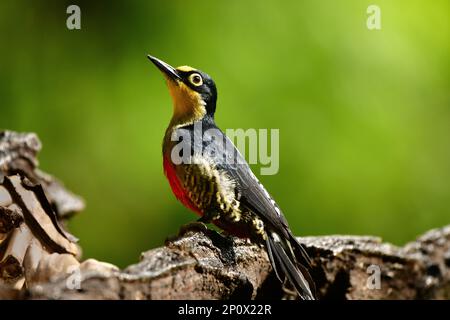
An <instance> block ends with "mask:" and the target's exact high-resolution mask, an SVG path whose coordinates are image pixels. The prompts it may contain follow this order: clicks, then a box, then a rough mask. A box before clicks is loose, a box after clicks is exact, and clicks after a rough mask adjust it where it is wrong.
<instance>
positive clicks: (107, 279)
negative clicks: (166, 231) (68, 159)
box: [0, 132, 450, 299]
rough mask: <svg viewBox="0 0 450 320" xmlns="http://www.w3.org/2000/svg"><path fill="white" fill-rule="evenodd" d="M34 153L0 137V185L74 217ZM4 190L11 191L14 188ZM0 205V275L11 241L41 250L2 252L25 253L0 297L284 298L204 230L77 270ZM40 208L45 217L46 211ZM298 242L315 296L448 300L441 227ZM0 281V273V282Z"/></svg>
mask: <svg viewBox="0 0 450 320" xmlns="http://www.w3.org/2000/svg"><path fill="white" fill-rule="evenodd" d="M39 149H40V143H39V140H37V137H36V136H35V135H33V134H17V133H12V132H6V133H3V134H0V178H1V180H4V181H3V184H4V183H5V177H7V178H6V186H7V187H8V188H9V189H11V186H12V185H15V186H16V187H17V188H19V189H21V188H22V187H23V186H25V187H26V186H27V183H28V182H24V181H26V180H24V179H25V178H26V179H27V180H30V181H31V187H30V188H36V186H39V187H40V186H42V188H43V190H44V194H45V197H46V198H47V199H46V200H44V199H38V200H39V201H40V204H37V205H36V206H34V207H33V208H34V209H33V210H38V209H36V208H40V207H46V206H45V203H46V202H48V203H50V204H51V206H52V208H53V209H54V213H55V215H56V217H57V218H58V219H59V220H60V221H61V220H65V219H67V218H68V217H70V216H71V214H73V213H74V212H77V211H79V210H81V209H82V208H83V202H82V201H81V199H80V198H79V197H76V196H74V195H73V194H72V193H70V192H69V191H67V190H66V189H64V188H63V187H62V185H61V184H59V183H58V182H56V180H54V179H53V178H51V177H50V176H48V175H46V174H43V173H41V172H40V171H39V170H37V169H36V166H37V161H36V158H35V157H36V154H37V152H38V151H39ZM16 174H19V175H18V176H16ZM43 177H45V178H43ZM21 179H22V180H21ZM8 181H9V184H8ZM11 181H12V182H13V183H11ZM20 181H22V182H20ZM28 184H29V183H28ZM9 189H8V190H9ZM8 190H7V191H8ZM33 190H34V189H33ZM8 192H12V193H15V191H14V190H12V191H11V190H9V191H8ZM22 192H24V191H23V190H22ZM38 193H39V192H38ZM41 196H42V194H41ZM6 198H8V195H5V196H4V198H3V205H2V194H1V189H0V212H1V213H2V214H0V216H1V217H3V221H4V223H3V224H0V269H1V264H2V263H5V251H7V250H10V249H8V248H10V247H11V243H15V242H14V241H18V242H17V243H22V242H23V241H24V242H25V243H27V246H28V247H33V245H34V246H38V247H39V248H44V249H42V250H43V253H42V252H41V251H39V252H41V255H40V256H39V259H36V258H35V259H34V260H33V261H34V262H33V263H34V264H31V267H30V263H28V264H27V263H26V261H27V254H28V252H29V251H30V250H25V253H24V252H23V251H24V249H23V248H22V247H23V246H16V247H18V248H19V249H17V248H16V247H15V248H16V249H14V250H16V251H14V250H10V251H9V252H10V253H11V252H13V253H14V254H16V255H17V254H18V253H19V254H20V256H21V257H22V258H23V255H24V256H25V259H22V258H21V259H22V260H24V261H19V262H21V263H22V262H23V263H22V264H20V263H18V262H17V261H16V265H15V266H16V267H17V266H18V265H19V266H21V267H22V268H23V269H20V268H18V269H17V268H16V269H14V268H12V269H6V270H7V271H8V270H9V273H8V272H7V273H6V274H7V275H9V276H11V273H10V272H12V271H14V272H18V271H20V272H21V273H20V272H19V274H20V275H21V276H22V277H23V278H22V279H23V283H22V284H20V283H19V282H17V281H16V280H17V278H16V279H15V282H13V285H11V284H9V283H8V281H4V283H3V284H2V283H1V282H0V298H10V299H13V298H15V299H281V298H292V297H291V296H289V295H288V294H286V293H284V292H283V291H282V290H281V287H280V284H279V283H278V280H277V279H276V278H275V276H274V274H273V272H272V270H271V267H270V264H269V261H268V257H267V254H266V252H265V251H264V249H263V248H261V247H260V246H258V245H254V244H251V243H250V242H248V241H245V240H242V239H238V238H234V237H231V236H226V235H220V234H218V233H216V232H215V231H211V230H206V229H201V228H197V229H188V230H187V231H185V232H184V234H181V235H179V236H178V237H176V238H174V239H171V240H168V241H166V244H165V246H163V247H161V248H156V249H153V250H150V251H147V252H145V253H143V254H142V256H141V261H140V262H139V263H137V264H134V265H131V266H129V267H127V268H125V269H124V270H119V269H117V268H115V267H114V266H112V265H110V264H107V263H101V262H98V261H95V260H91V259H90V260H86V261H84V262H81V263H80V262H78V261H76V259H75V258H79V257H78V256H77V252H71V251H76V249H75V248H76V247H74V244H73V243H74V241H75V239H73V238H71V237H70V236H66V237H64V235H65V231H64V230H61V232H59V233H57V232H55V231H54V230H53V228H57V227H56V225H58V223H56V222H55V223H54V224H53V225H50V226H48V223H47V225H46V227H45V228H44V231H45V232H44V233H45V234H47V235H48V234H50V235H53V236H54V238H53V239H56V240H55V241H56V242H57V243H59V244H60V245H61V243H62V244H64V245H65V246H66V247H65V248H66V249H64V250H61V248H59V249H58V250H59V252H58V250H56V249H55V248H58V246H56V247H55V248H48V246H46V245H45V244H46V240H45V239H46V235H45V234H44V236H43V235H42V234H39V232H37V230H38V229H39V228H36V226H33V225H32V224H30V219H24V220H25V221H22V220H23V218H22V217H24V215H23V212H22V211H23V206H24V203H21V204H17V203H15V202H14V201H15V200H14V199H9V198H8V199H7V200H8V201H9V200H11V201H9V202H7V201H6V200H5V199H6ZM38 198H39V197H38ZM17 207H19V208H22V209H21V210H18V209H17ZM44 209H46V210H47V211H49V208H48V207H46V208H44ZM25 210H26V208H25ZM39 210H40V209H39ZM44 211H45V210H44ZM31 214H33V213H32V212H31ZM48 216H51V213H49V214H48ZM1 217H0V218H1ZM25 218H26V216H25ZM0 220H1V219H0ZM46 221H47V220H46ZM33 222H35V221H34V220H33ZM47 222H48V221H47ZM2 228H3V229H2ZM20 228H22V229H23V228H25V229H27V230H29V231H27V232H26V233H25V236H23V234H24V233H23V232H19V233H18V231H17V230H18V229H20ZM39 230H40V232H41V233H42V230H41V229H39ZM12 232H16V233H17V234H21V235H22V238H23V239H22V240H20V239H19V240H17V236H14V237H13V236H12ZM61 236H63V237H61ZM2 237H3V238H2ZM19 238H20V237H19ZM5 239H8V241H5ZM47 240H48V239H47ZM67 240H69V241H67ZM299 240H300V241H301V242H303V243H304V244H305V245H306V247H307V250H308V253H309V254H310V255H311V257H312V260H313V270H312V274H313V277H314V279H315V281H316V284H317V289H318V296H319V297H320V298H322V299H449V298H450V226H446V227H443V228H441V229H435V230H431V231H429V232H427V233H426V234H424V235H423V236H421V237H419V238H418V239H417V240H416V241H413V242H411V243H409V244H407V245H406V246H404V247H396V246H394V245H391V244H388V243H383V242H382V241H381V239H379V238H377V237H370V236H323V237H304V238H299ZM2 241H3V242H2ZM5 243H6V244H7V245H5ZM31 252H33V251H32V250H31ZM14 254H13V255H14ZM31 256H33V255H31ZM68 256H70V259H67V257H68ZM62 257H64V259H62ZM30 259H31V258H29V259H28V260H30ZM31 260H32V259H31ZM61 265H64V267H61ZM70 266H75V269H74V268H68V267H70ZM28 269H30V270H28ZM69 269H70V270H69ZM17 270H18V271H17ZM1 277H2V274H1V273H0V280H1ZM18 284H19V285H18Z"/></svg>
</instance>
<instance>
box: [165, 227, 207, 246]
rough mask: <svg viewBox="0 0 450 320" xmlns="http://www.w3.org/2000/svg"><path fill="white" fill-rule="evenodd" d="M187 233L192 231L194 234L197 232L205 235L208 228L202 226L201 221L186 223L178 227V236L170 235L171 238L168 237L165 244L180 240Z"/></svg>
mask: <svg viewBox="0 0 450 320" xmlns="http://www.w3.org/2000/svg"><path fill="white" fill-rule="evenodd" d="M189 231H194V232H195V231H197V232H203V233H207V232H208V227H207V226H206V224H204V223H203V222H201V221H191V222H188V223H186V224H183V225H182V226H181V227H180V229H179V230H178V234H176V235H172V236H168V237H167V238H166V244H167V243H169V242H174V241H176V240H178V239H180V238H182V237H183V236H184V235H186V233H188V232H189Z"/></svg>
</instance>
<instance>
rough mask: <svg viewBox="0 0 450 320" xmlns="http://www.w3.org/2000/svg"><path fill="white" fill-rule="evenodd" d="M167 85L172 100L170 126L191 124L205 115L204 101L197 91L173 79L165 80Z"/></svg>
mask: <svg viewBox="0 0 450 320" xmlns="http://www.w3.org/2000/svg"><path fill="white" fill-rule="evenodd" d="M167 86H168V87H169V92H170V95H171V97H172V101H173V116H172V121H171V123H170V125H171V126H172V127H175V126H176V127H179V126H184V125H187V124H192V123H194V122H195V121H198V120H201V119H202V118H203V117H204V116H205V114H206V108H205V102H204V101H203V99H202V97H201V95H200V94H199V93H198V92H195V91H193V90H192V89H190V88H188V87H187V86H186V85H185V84H184V83H182V82H175V81H173V80H167Z"/></svg>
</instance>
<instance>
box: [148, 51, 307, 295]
mask: <svg viewBox="0 0 450 320" xmlns="http://www.w3.org/2000/svg"><path fill="white" fill-rule="evenodd" d="M148 58H149V59H150V61H151V62H153V64H154V65H155V66H156V67H157V68H158V69H159V70H160V71H161V72H162V73H163V75H164V77H165V79H166V83H167V86H168V89H169V92H170V95H171V97H172V100H173V116H172V119H171V121H170V123H169V126H168V128H167V130H166V133H165V136H164V140H163V167H164V173H165V175H166V177H167V179H168V181H169V184H170V187H171V189H172V191H173V193H174V194H175V196H176V198H177V199H178V200H179V201H180V202H181V203H182V204H183V205H185V206H186V207H187V208H189V209H191V210H192V211H194V212H196V213H197V214H198V215H200V219H199V221H201V222H203V223H213V224H215V225H216V226H218V227H219V228H221V229H222V230H225V231H226V232H228V233H229V234H232V235H235V236H238V237H241V238H248V239H250V240H251V241H254V242H256V243H260V244H262V245H264V246H265V248H266V250H267V253H268V256H269V259H270V262H271V265H272V268H273V270H274V271H275V274H276V276H277V278H278V279H279V280H280V282H281V283H282V284H283V287H284V288H285V289H287V290H291V291H295V292H296V293H297V294H298V297H299V298H300V299H304V300H313V299H315V293H314V292H315V286H314V282H313V280H312V278H311V276H310V273H309V270H310V268H311V260H310V258H309V257H308V254H307V253H306V251H305V248H304V246H303V245H302V244H301V243H299V242H298V241H297V239H296V238H295V237H294V235H293V233H292V232H291V230H290V228H289V226H288V222H287V220H286V218H285V217H284V215H283V213H282V212H281V210H280V208H279V207H278V205H277V204H276V202H275V201H274V200H273V198H272V197H271V196H270V195H269V193H268V192H267V190H266V189H265V188H264V186H263V185H262V184H261V183H260V182H259V180H258V179H257V178H256V176H255V175H254V174H253V172H252V171H251V169H250V167H249V165H248V164H247V162H246V161H245V160H244V159H243V157H242V155H241V154H240V153H239V151H238V150H237V149H236V148H235V147H234V145H233V144H232V142H231V141H230V140H229V139H228V137H227V136H226V135H225V134H224V133H223V132H222V131H221V130H220V129H219V128H218V127H217V126H216V124H215V121H214V114H215V111H216V102H217V89H216V85H215V83H214V81H213V80H212V78H211V77H210V76H209V75H208V74H206V73H204V72H202V71H200V70H197V69H195V68H192V67H189V66H181V67H178V68H173V67H172V66H170V65H169V64H167V63H165V62H164V61H162V60H160V59H157V58H155V57H153V56H150V55H148ZM198 128H200V130H201V132H200V139H195V137H196V135H197V136H198V135H199V133H198V132H197V131H198ZM230 146H231V147H230Z"/></svg>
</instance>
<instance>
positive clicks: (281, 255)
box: [267, 232, 315, 300]
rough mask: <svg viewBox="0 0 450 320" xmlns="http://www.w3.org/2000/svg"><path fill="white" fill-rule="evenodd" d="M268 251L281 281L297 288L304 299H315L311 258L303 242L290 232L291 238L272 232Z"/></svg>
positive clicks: (268, 239) (269, 235)
mask: <svg viewBox="0 0 450 320" xmlns="http://www.w3.org/2000/svg"><path fill="white" fill-rule="evenodd" d="M267 252H268V254H269V259H270V262H271V264H272V267H273V269H274V271H275V274H276V275H277V278H278V279H279V280H280V281H281V283H285V282H287V284H288V285H289V286H290V287H292V289H295V291H296V292H297V293H298V295H299V297H300V298H301V299H303V300H314V299H315V285H314V281H313V280H312V278H311V275H310V274H309V271H308V269H310V267H311V260H310V258H309V257H308V254H307V253H306V251H305V248H304V247H303V245H302V244H301V243H299V242H298V241H297V239H295V237H294V236H293V235H292V234H289V239H286V238H284V237H280V236H279V235H278V234H277V233H276V232H271V233H269V234H268V237H267Z"/></svg>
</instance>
